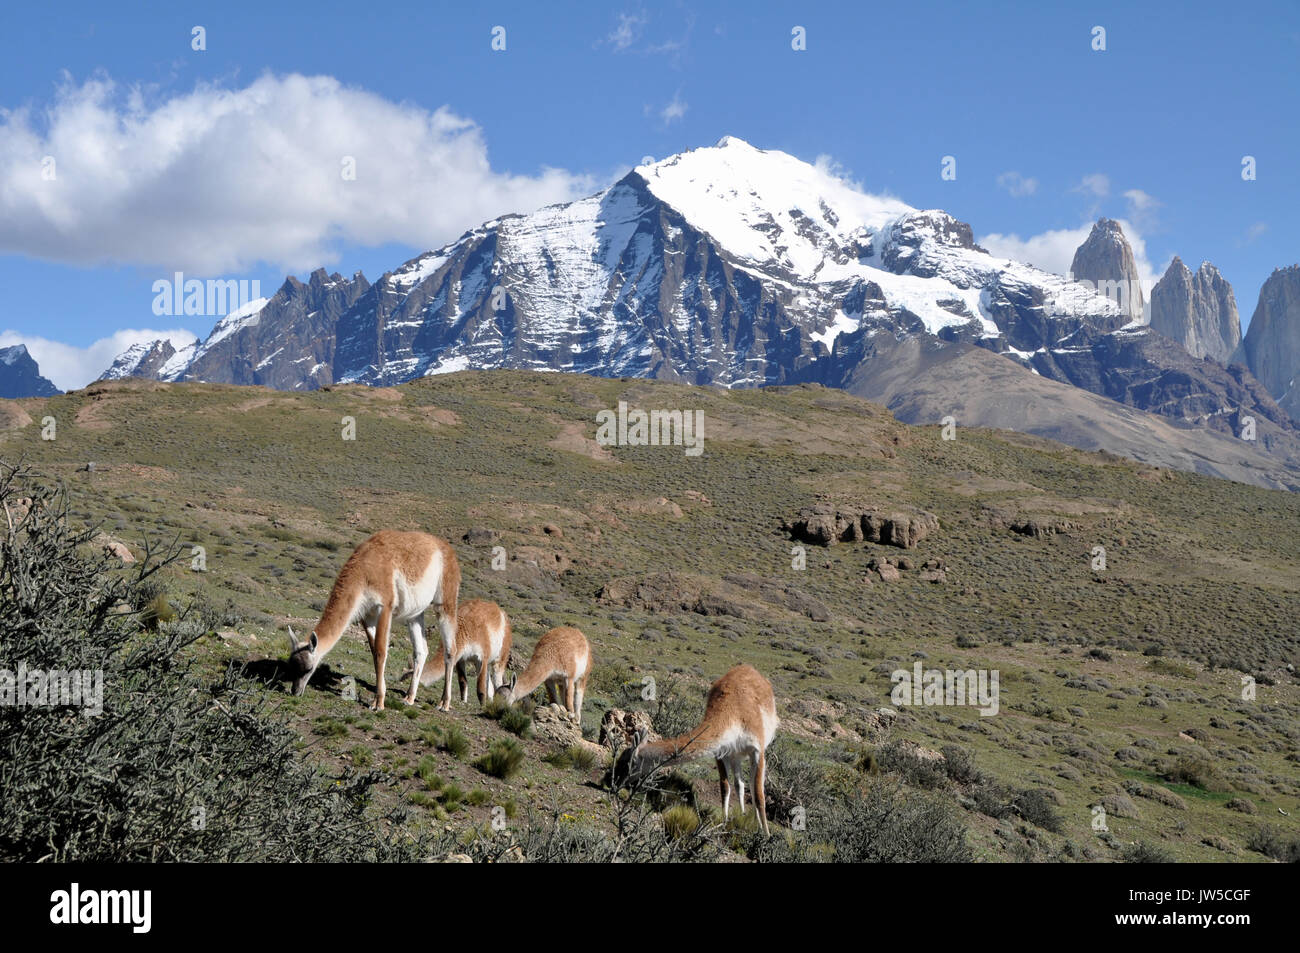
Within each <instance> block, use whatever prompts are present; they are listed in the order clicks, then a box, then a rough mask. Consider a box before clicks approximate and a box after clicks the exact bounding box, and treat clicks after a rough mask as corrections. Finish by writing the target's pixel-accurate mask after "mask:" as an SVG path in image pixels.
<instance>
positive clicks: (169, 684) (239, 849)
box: [0, 464, 428, 863]
mask: <svg viewBox="0 0 1300 953" xmlns="http://www.w3.org/2000/svg"><path fill="white" fill-rule="evenodd" d="M19 497H28V498H30V503H29V504H28V505H27V506H26V507H25V509H26V512H25V513H23V515H22V516H21V517H20V518H18V519H17V520H16V522H15V525H13V526H12V527H10V526H8V525H7V521H5V523H0V658H3V659H4V660H5V661H6V663H7V665H8V666H13V667H16V666H17V665H19V664H25V665H26V667H27V669H28V671H29V672H34V671H38V670H39V671H42V672H46V671H50V670H60V671H70V672H72V671H83V670H89V671H91V672H96V673H100V676H101V677H102V693H103V694H102V705H101V706H97V707H102V712H101V713H100V714H97V715H94V716H92V717H87V716H85V715H84V714H82V713H81V712H75V713H74V712H71V711H70V710H69V709H68V708H66V707H62V708H58V707H49V708H46V707H34V706H22V707H20V706H14V705H5V706H0V751H3V752H4V756H3V757H0V789H3V790H4V791H5V804H4V810H3V812H0V860H6V861H20V862H33V861H37V860H49V861H56V862H59V861H62V862H66V861H80V862H88V863H95V862H100V863H103V862H114V863H122V862H154V861H167V862H197V861H220V862H232V861H263V862H288V861H382V860H416V859H419V858H420V857H422V856H423V850H422V845H423V844H424V843H427V840H428V838H427V835H424V834H415V835H410V834H403V836H401V837H396V836H390V835H388V834H386V833H385V832H384V831H385V827H386V825H383V824H381V823H379V822H380V820H381V819H380V818H377V817H376V816H374V814H373V813H372V811H371V809H370V802H371V797H370V792H371V788H372V787H373V786H374V785H375V784H377V783H379V782H380V780H381V778H382V775H380V774H379V772H377V771H369V772H366V773H364V774H358V773H356V772H355V771H353V770H352V769H347V770H346V771H344V772H343V773H341V774H339V775H336V776H333V777H330V776H326V775H323V774H322V772H321V771H320V770H319V769H318V768H316V767H314V766H311V765H309V764H308V763H307V762H305V761H304V760H302V757H301V755H300V754H299V752H298V749H297V742H298V736H297V735H296V734H295V733H294V732H292V731H291V730H290V729H289V728H288V727H287V726H285V725H284V724H283V723H282V722H281V721H280V720H279V719H278V718H277V717H276V715H275V713H274V712H273V711H272V710H271V703H270V700H269V699H268V697H267V696H266V695H265V693H264V692H262V691H261V686H260V685H255V684H252V683H251V682H249V681H248V680H246V679H245V678H244V676H243V674H242V672H241V670H240V669H238V668H236V667H234V666H231V667H229V668H228V669H227V670H226V671H225V672H224V673H223V675H222V676H221V677H220V678H219V679H218V680H217V681H216V683H215V684H213V683H209V682H207V681H205V680H204V679H201V678H200V677H198V676H197V675H195V674H194V673H192V672H191V671H189V670H188V668H187V666H186V664H185V660H184V656H183V654H182V653H183V650H184V649H185V648H186V646H188V645H189V644H191V643H192V642H193V641H194V640H196V639H197V638H199V637H201V636H202V635H203V634H204V632H205V630H204V628H203V627H202V626H201V624H200V622H201V620H196V619H194V618H192V617H188V616H182V617H181V618H179V619H176V620H174V622H173V623H171V624H167V625H161V626H160V627H159V629H158V631H156V632H148V631H143V630H142V626H141V620H140V614H139V612H138V611H123V609H122V607H123V606H141V605H144V604H146V600H143V599H142V596H143V594H144V593H143V591H142V590H143V589H144V587H145V583H147V582H150V581H152V580H153V579H154V577H155V574H156V573H157V572H158V571H159V569H160V568H161V567H162V566H165V565H166V564H167V563H168V562H169V561H170V559H173V558H175V557H176V551H174V550H173V551H171V552H167V553H162V554H160V553H159V552H158V549H157V547H156V546H154V545H151V544H150V543H149V541H147V540H146V542H145V546H144V549H145V553H144V556H143V558H142V559H141V560H140V562H139V563H137V564H135V565H134V566H132V567H129V568H126V567H123V566H121V565H120V564H118V563H117V562H116V560H114V559H112V558H111V557H108V556H106V555H104V554H103V553H102V552H98V551H97V547H95V546H92V545H90V543H91V540H92V539H93V537H94V530H93V529H91V530H84V531H82V530H74V529H73V528H71V527H70V525H69V522H68V511H67V501H66V497H65V496H64V495H63V494H62V493H55V492H53V491H51V490H49V489H47V488H45V487H42V486H39V485H36V484H35V483H34V481H32V478H31V474H30V472H29V471H27V470H24V469H18V468H14V467H10V466H7V465H4V464H0V502H2V503H8V504H9V508H10V509H11V510H13V509H14V508H15V507H14V504H15V503H16V501H17V499H18V498H19ZM200 818H201V819H202V822H201V823H196V821H198V820H199V819H200ZM385 819H386V820H388V821H390V822H392V823H394V824H401V823H402V822H403V821H404V819H405V812H404V811H394V812H393V813H391V814H389V815H387V816H386V818H385Z"/></svg>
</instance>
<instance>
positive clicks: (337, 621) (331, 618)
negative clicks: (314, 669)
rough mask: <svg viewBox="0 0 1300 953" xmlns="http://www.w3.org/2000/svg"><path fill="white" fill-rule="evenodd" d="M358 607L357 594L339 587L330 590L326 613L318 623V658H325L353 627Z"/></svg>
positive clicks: (322, 614)
mask: <svg viewBox="0 0 1300 953" xmlns="http://www.w3.org/2000/svg"><path fill="white" fill-rule="evenodd" d="M356 606H357V598H356V593H352V592H346V591H345V589H344V587H343V586H338V585H336V586H335V587H334V588H333V589H331V590H330V597H329V601H328V602H326V603H325V611H324V612H322V613H321V617H320V621H319V622H317V623H316V630H315V631H316V656H317V658H321V657H323V656H324V655H325V653H326V652H328V651H329V650H330V649H332V648H334V645H335V643H337V642H338V640H339V637H340V636H342V635H343V633H344V632H345V631H346V630H347V627H348V626H349V625H351V623H352V617H353V615H354V614H355V612H356Z"/></svg>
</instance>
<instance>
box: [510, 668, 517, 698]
mask: <svg viewBox="0 0 1300 953" xmlns="http://www.w3.org/2000/svg"><path fill="white" fill-rule="evenodd" d="M518 681H519V673H518V672H511V673H510V694H511V695H513V694H514V693H515V685H516V684H517V683H518Z"/></svg>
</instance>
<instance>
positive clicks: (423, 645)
mask: <svg viewBox="0 0 1300 953" xmlns="http://www.w3.org/2000/svg"><path fill="white" fill-rule="evenodd" d="M410 626H411V655H412V656H413V658H414V662H415V668H413V669H412V670H411V688H410V690H409V691H408V692H407V693H406V698H405V699H403V700H404V701H405V702H406V704H408V705H414V704H415V693H416V692H417V691H419V688H420V673H421V672H423V671H424V660H425V659H427V658H428V657H429V645H428V643H427V642H425V640H424V619H423V618H420V619H412V620H411V622H410Z"/></svg>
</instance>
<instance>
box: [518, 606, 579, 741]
mask: <svg viewBox="0 0 1300 953" xmlns="http://www.w3.org/2000/svg"><path fill="white" fill-rule="evenodd" d="M584 659H585V665H583V661H584ZM579 667H581V668H582V674H580V675H579V674H577V673H578V669H579ZM590 675H591V645H590V644H589V643H588V642H587V637H586V636H585V635H583V634H582V633H581V632H580V631H578V630H577V629H575V628H572V627H570V626H560V627H558V628H554V629H551V630H550V631H549V632H547V633H546V634H545V635H543V636H542V637H541V638H540V639H538V640H537V646H536V647H535V648H534V649H533V657H532V658H531V659H530V660H529V662H528V667H527V668H525V669H524V670H523V672H522V673H521V674H520V675H519V678H518V679H517V680H516V681H515V683H514V684H513V685H511V686H509V687H506V688H502V689H501V692H502V695H503V697H504V698H505V699H506V701H508V702H513V701H514V700H515V699H517V698H523V697H525V696H527V695H531V694H532V693H533V691H534V689H536V688H537V686H539V685H542V684H545V685H546V695H547V697H548V698H549V699H550V700H551V702H553V703H555V702H558V701H559V690H560V688H563V689H564V708H565V711H567V712H568V713H569V714H570V715H571V716H572V717H573V718H574V719H575V720H577V721H579V722H581V721H582V700H583V698H584V697H585V695H586V693H587V679H588V678H589V677H590Z"/></svg>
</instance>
